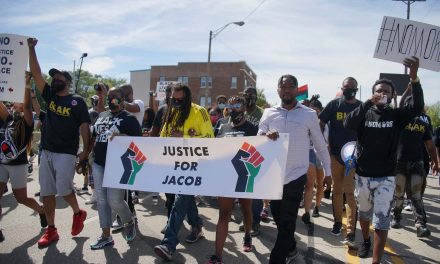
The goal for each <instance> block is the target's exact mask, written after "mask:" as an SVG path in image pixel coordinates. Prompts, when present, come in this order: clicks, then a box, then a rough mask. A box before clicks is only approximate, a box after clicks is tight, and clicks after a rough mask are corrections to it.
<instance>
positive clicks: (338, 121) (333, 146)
mask: <svg viewBox="0 0 440 264" xmlns="http://www.w3.org/2000/svg"><path fill="white" fill-rule="evenodd" d="M360 104H361V101H358V100H357V101H356V102H355V103H353V104H348V103H346V102H345V100H344V99H343V98H337V99H334V100H332V101H330V102H329V103H328V104H327V105H326V107H325V108H324V109H323V110H322V111H321V113H320V114H319V119H320V120H321V121H322V122H323V123H324V124H327V123H330V126H329V136H328V142H329V146H330V153H331V154H333V155H335V156H336V157H337V158H338V160H339V162H341V163H343V162H342V160H340V157H341V149H342V147H343V146H344V145H345V143H347V142H350V141H356V139H357V137H356V132H355V131H353V130H350V129H346V128H344V118H345V116H346V115H347V114H348V113H350V112H351V111H353V110H354V109H356V108H357V107H358V106H359V105H360Z"/></svg>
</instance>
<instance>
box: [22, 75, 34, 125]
mask: <svg viewBox="0 0 440 264" xmlns="http://www.w3.org/2000/svg"><path fill="white" fill-rule="evenodd" d="M23 114H24V120H25V122H26V124H27V125H28V126H32V124H33V123H34V118H33V116H32V103H31V74H30V72H26V87H25V89H24V101H23Z"/></svg>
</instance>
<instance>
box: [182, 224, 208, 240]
mask: <svg viewBox="0 0 440 264" xmlns="http://www.w3.org/2000/svg"><path fill="white" fill-rule="evenodd" d="M203 237H204V236H203V231H202V226H193V227H191V233H190V234H189V235H188V236H187V237H186V238H185V241H186V243H189V244H193V243H196V242H197V241H199V239H201V238H203Z"/></svg>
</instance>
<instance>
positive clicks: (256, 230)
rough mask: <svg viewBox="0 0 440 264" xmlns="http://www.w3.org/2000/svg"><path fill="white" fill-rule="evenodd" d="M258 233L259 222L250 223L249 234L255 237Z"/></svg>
mask: <svg viewBox="0 0 440 264" xmlns="http://www.w3.org/2000/svg"><path fill="white" fill-rule="evenodd" d="M258 235H260V224H254V225H252V230H251V236H253V237H256V236H258Z"/></svg>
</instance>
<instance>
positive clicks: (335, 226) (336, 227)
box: [331, 222, 342, 236]
mask: <svg viewBox="0 0 440 264" xmlns="http://www.w3.org/2000/svg"><path fill="white" fill-rule="evenodd" d="M341 228H342V223H340V222H336V223H334V224H333V229H332V231H331V233H332V235H334V236H340V235H341Z"/></svg>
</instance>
